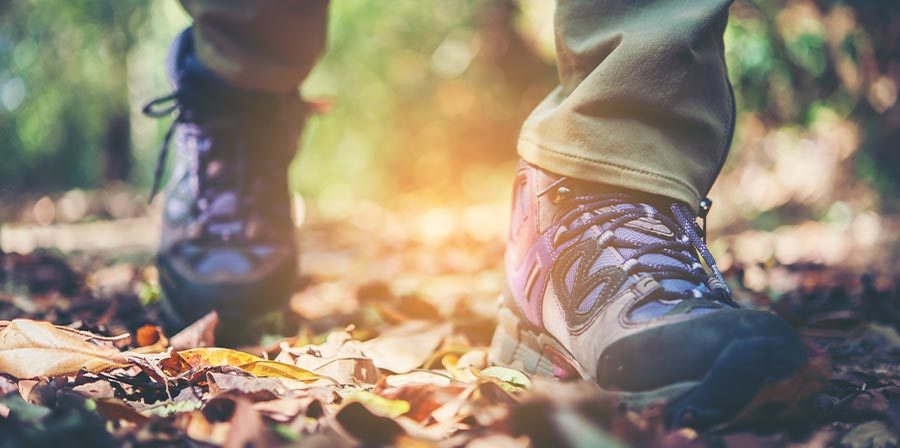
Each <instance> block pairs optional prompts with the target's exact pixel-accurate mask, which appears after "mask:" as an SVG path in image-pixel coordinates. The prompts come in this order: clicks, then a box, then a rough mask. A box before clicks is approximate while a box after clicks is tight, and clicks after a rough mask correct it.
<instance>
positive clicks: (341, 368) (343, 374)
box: [298, 358, 379, 386]
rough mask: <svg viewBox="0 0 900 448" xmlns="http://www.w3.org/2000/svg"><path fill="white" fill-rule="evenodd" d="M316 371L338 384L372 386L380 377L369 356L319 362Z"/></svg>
mask: <svg viewBox="0 0 900 448" xmlns="http://www.w3.org/2000/svg"><path fill="white" fill-rule="evenodd" d="M298 361H299V360H298ZM298 363H299V362H298ZM314 371H315V373H317V374H319V375H321V376H323V377H328V378H330V379H332V380H334V381H336V382H337V383H338V384H342V385H350V386H371V385H373V384H375V383H377V382H378V378H379V375H378V369H377V368H376V367H375V363H373V362H372V360H371V359H369V358H335V359H329V360H326V361H325V362H324V363H320V364H318V366H317V367H316V368H315V370H314Z"/></svg>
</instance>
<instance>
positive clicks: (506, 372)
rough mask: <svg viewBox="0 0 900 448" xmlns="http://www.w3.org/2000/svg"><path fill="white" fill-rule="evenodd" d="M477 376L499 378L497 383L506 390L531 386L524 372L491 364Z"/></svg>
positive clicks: (513, 390)
mask: <svg viewBox="0 0 900 448" xmlns="http://www.w3.org/2000/svg"><path fill="white" fill-rule="evenodd" d="M473 370H474V369H473ZM479 376H481V377H482V378H493V379H495V380H500V382H498V384H499V385H500V387H503V390H506V391H507V392H515V391H516V389H519V390H521V389H530V388H531V380H529V379H528V377H527V376H525V374H524V373H522V372H520V371H518V370H513V369H510V368H506V367H501V366H491V367H488V368H486V369H484V370H482V371H481V372H479ZM505 385H510V386H512V387H504V386H505Z"/></svg>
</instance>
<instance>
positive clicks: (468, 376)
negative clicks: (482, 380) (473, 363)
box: [441, 353, 476, 383]
mask: <svg viewBox="0 0 900 448" xmlns="http://www.w3.org/2000/svg"><path fill="white" fill-rule="evenodd" d="M441 365H443V366H444V369H446V370H447V372H449V373H450V375H451V376H453V378H454V379H456V380H458V381H463V382H466V383H471V382H472V381H475V380H476V378H475V375H474V374H473V373H472V371H471V370H469V369H463V368H460V367H459V355H457V354H455V353H450V354H448V355H444V357H443V358H441Z"/></svg>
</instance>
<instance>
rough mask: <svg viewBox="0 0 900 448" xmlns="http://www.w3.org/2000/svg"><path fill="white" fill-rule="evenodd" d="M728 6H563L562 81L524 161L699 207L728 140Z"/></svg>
mask: <svg viewBox="0 0 900 448" xmlns="http://www.w3.org/2000/svg"><path fill="white" fill-rule="evenodd" d="M731 1H732V0H645V1H639V2H637V1H624V0H558V3H557V8H556V17H555V24H556V49H557V61H558V68H559V79H560V83H559V86H558V87H557V88H556V89H555V90H554V91H553V92H552V93H551V94H550V95H549V96H548V97H547V98H546V99H545V100H544V101H543V102H542V103H541V104H540V105H539V106H538V107H537V108H536V109H535V111H534V112H533V113H532V115H531V116H530V117H529V118H528V119H527V120H526V122H525V124H524V125H523V128H522V133H521V136H520V140H519V145H518V146H519V148H518V149H519V154H520V155H521V156H522V158H524V159H525V160H526V161H528V162H530V163H533V164H535V165H538V166H540V167H542V168H544V169H546V170H549V171H551V172H554V173H557V174H561V175H565V176H571V177H574V178H579V179H584V180H589V181H595V182H601V183H605V184H609V185H613V186H616V187H622V188H628V189H633V190H639V191H643V192H648V193H653V194H659V195H663V196H667V197H670V198H674V199H678V200H681V201H684V202H687V203H688V204H691V205H693V206H694V207H695V208H696V207H697V203H698V202H699V200H700V199H701V198H702V196H704V195H705V194H706V193H707V191H708V189H709V187H710V186H711V185H712V183H713V181H714V180H715V178H716V175H717V174H718V171H719V169H720V167H721V163H722V162H723V161H724V159H725V156H726V153H727V150H728V146H729V145H730V142H731V136H732V130H733V126H734V123H733V121H734V118H733V110H734V109H733V108H734V105H733V96H732V94H731V87H730V84H729V81H728V78H727V73H726V71H725V59H724V52H723V44H722V34H723V32H724V30H725V23H726V20H727V14H728V6H729V5H730V3H731Z"/></svg>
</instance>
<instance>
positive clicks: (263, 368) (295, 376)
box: [239, 361, 322, 381]
mask: <svg viewBox="0 0 900 448" xmlns="http://www.w3.org/2000/svg"><path fill="white" fill-rule="evenodd" d="M239 367H240V368H241V370H243V371H245V372H247V373H251V374H253V375H255V376H258V377H260V378H287V379H291V380H299V381H315V380H318V379H321V378H322V376H321V375H318V374H315V373H313V372H310V371H309V370H306V369H303V368H300V367H297V366H292V365H290V364H285V363H283V362H277V361H253V362H249V363H247V364H244V365H241V366H239Z"/></svg>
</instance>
